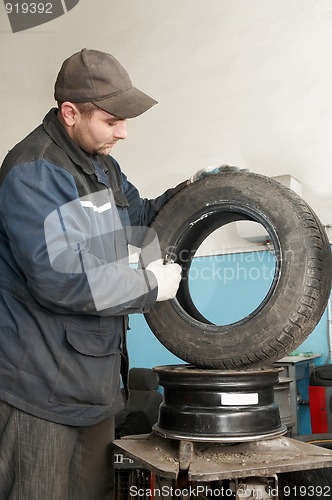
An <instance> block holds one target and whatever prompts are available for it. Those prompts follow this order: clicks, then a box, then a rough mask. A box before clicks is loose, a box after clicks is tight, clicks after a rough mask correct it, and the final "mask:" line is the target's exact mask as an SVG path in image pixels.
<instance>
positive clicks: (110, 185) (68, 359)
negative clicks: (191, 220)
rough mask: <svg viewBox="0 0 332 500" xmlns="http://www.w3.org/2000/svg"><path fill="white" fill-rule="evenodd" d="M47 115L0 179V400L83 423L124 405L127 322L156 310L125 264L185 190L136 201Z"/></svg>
mask: <svg viewBox="0 0 332 500" xmlns="http://www.w3.org/2000/svg"><path fill="white" fill-rule="evenodd" d="M56 113H57V111H56V110H55V109H53V110H51V111H50V112H49V113H48V114H47V115H46V117H45V118H44V121H43V124H42V125H40V126H39V127H38V128H36V129H35V130H34V131H33V132H32V133H31V134H29V135H28V136H27V137H26V138H25V139H23V141H21V142H20V143H19V144H17V145H16V146H15V147H14V148H13V149H12V150H11V151H10V152H9V153H8V155H7V156H6V158H5V160H4V162H3V165H2V168H1V170H0V399H1V400H3V401H6V402H8V403H9V404H11V405H13V406H15V407H16V408H19V409H20V410H23V411H25V412H27V413H30V414H32V415H35V416H37V417H40V418H44V419H46V420H51V421H53V422H58V423H62V424H66V425H74V426H79V425H84V426H85V425H89V424H93V423H96V422H99V421H101V420H103V419H104V418H106V417H108V416H109V415H112V414H114V413H116V412H117V411H119V410H120V409H121V408H122V406H123V399H122V396H121V393H120V387H119V386H120V365H121V360H123V357H124V356H125V351H126V349H125V329H126V318H127V315H128V314H130V313H142V312H145V311H147V310H149V308H151V306H153V305H154V303H155V300H156V296H157V283H156V280H155V277H154V275H153V273H151V272H149V271H145V270H143V269H140V268H133V267H131V266H129V264H128V248H127V247H128V243H130V234H131V229H130V227H131V226H148V225H149V224H150V222H151V221H152V219H153V218H154V216H155V214H156V213H157V212H158V210H159V209H160V208H161V206H162V205H163V204H164V203H165V202H166V201H167V200H168V199H169V198H170V197H171V196H172V195H173V194H174V193H175V192H176V191H178V190H180V189H182V188H183V187H184V183H183V184H181V185H179V186H178V187H177V188H175V189H171V190H169V191H167V192H166V193H164V195H162V196H160V197H158V198H157V199H155V200H147V199H142V198H141V197H140V195H139V193H138V191H137V189H136V188H135V187H134V186H133V185H132V184H131V183H130V182H129V181H128V180H127V178H126V176H125V175H124V174H123V173H122V172H121V170H120V167H119V165H118V163H117V162H116V161H115V160H114V158H112V157H111V156H103V157H101V156H100V157H99V156H98V157H91V158H90V157H89V156H87V155H86V154H85V153H84V152H83V151H82V150H81V149H79V148H78V147H77V146H76V144H75V143H74V142H73V141H72V140H71V139H70V137H69V136H68V134H67V133H66V131H65V129H64V128H63V127H62V125H61V124H60V122H59V121H58V119H57V117H56Z"/></svg>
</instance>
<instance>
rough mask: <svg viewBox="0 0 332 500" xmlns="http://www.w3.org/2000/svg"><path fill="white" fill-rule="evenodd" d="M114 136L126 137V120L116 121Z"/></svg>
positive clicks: (118, 137)
mask: <svg viewBox="0 0 332 500" xmlns="http://www.w3.org/2000/svg"><path fill="white" fill-rule="evenodd" d="M114 136H115V137H116V138H117V139H125V138H126V137H127V124H126V120H119V121H117V123H116V125H115V127H114Z"/></svg>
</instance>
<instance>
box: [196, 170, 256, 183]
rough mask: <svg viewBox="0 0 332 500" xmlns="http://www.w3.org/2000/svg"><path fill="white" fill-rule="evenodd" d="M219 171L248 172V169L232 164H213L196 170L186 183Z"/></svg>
mask: <svg viewBox="0 0 332 500" xmlns="http://www.w3.org/2000/svg"><path fill="white" fill-rule="evenodd" d="M220 172H249V170H248V169H247V168H239V167H235V166H233V165H215V166H212V167H205V168H201V169H200V170H197V172H196V173H195V174H194V175H192V176H191V177H190V178H189V179H188V181H187V184H193V183H194V182H196V181H199V180H200V179H204V177H208V176H209V175H215V174H219V173H220Z"/></svg>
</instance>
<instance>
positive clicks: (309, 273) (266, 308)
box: [145, 167, 331, 369]
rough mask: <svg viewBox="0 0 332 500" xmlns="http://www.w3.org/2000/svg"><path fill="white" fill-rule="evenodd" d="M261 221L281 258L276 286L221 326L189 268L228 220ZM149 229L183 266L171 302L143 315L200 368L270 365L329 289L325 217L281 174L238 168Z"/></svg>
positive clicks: (181, 196)
mask: <svg viewBox="0 0 332 500" xmlns="http://www.w3.org/2000/svg"><path fill="white" fill-rule="evenodd" d="M238 220H251V221H255V222H259V223H260V224H261V225H262V226H263V227H264V228H265V230H266V231H267V232H268V235H269V240H270V241H271V245H272V246H273V248H274V250H273V251H274V254H275V259H276V265H275V273H274V278H273V282H272V284H271V287H270V290H269V292H268V293H267V295H266V297H265V298H264V300H263V301H262V303H261V304H260V305H259V306H258V307H257V308H256V309H255V310H254V311H253V312H252V313H251V314H249V315H248V316H246V317H245V318H243V319H241V320H240V321H236V322H235V323H232V324H228V325H215V324H213V323H211V322H210V321H208V320H207V319H206V318H205V317H204V316H202V315H201V313H200V312H199V311H198V309H197V308H196V306H195V304H194V303H193V300H192V298H191V296H190V290H189V278H188V273H189V269H190V265H191V263H192V259H193V257H194V255H195V252H196V250H197V248H198V247H199V246H200V244H201V243H202V242H203V241H204V239H206V238H207V236H209V235H210V234H211V233H212V232H213V231H214V230H215V229H217V228H219V227H221V226H224V225H226V224H228V223H230V222H234V221H238ZM151 227H152V228H153V229H154V230H155V231H156V232H157V234H158V236H159V240H160V245H161V249H162V254H163V257H164V258H165V259H166V260H167V259H173V260H175V261H176V262H178V263H179V264H180V265H181V266H182V280H181V283H180V287H179V290H178V293H177V296H176V298H175V299H173V300H168V301H164V302H157V303H156V304H155V306H154V307H153V308H152V310H151V311H149V312H148V313H146V314H145V318H146V321H147V323H148V325H149V326H150V328H151V330H152V331H153V332H154V334H155V336H156V337H157V338H158V339H159V341H160V342H161V343H162V344H163V345H164V346H165V347H166V348H167V349H168V350H169V351H171V352H172V353H174V354H175V355H176V356H178V357H179V358H181V359H182V360H184V361H186V362H189V363H192V364H194V365H196V366H197V367H201V368H204V367H205V368H211V369H234V368H245V367H252V366H254V365H256V366H257V365H261V366H263V365H269V364H270V363H271V362H273V361H275V360H278V359H280V358H281V357H283V356H284V355H286V354H288V353H289V352H291V351H292V350H294V349H295V348H296V347H298V346H299V345H300V344H301V343H302V342H303V341H304V340H305V339H306V338H307V336H308V335H309V334H310V333H311V332H312V330H313V329H314V328H315V326H316V325H317V323H318V321H319V319H320V318H321V316H322V314H323V312H324V309H325V307H326V304H327V301H328V297H329V293H330V287H331V251H330V246H329V242H328V239H327V235H326V232H325V229H324V227H323V226H322V224H321V222H320V221H319V220H318V218H317V216H316V215H315V213H314V212H313V211H312V210H311V208H310V207H309V206H308V205H307V204H306V203H305V202H304V201H303V199H302V198H301V197H299V196H298V195H297V194H296V193H295V192H293V191H292V190H290V189H288V188H287V187H285V186H283V185H282V184H281V183H279V182H278V181H276V180H273V179H271V178H268V177H265V176H262V175H259V174H254V173H251V172H248V171H242V170H239V169H236V168H233V167H228V168H225V169H222V170H221V172H220V173H219V174H215V175H210V176H207V177H205V178H203V179H201V180H199V181H196V182H195V183H194V184H191V185H189V186H187V187H186V188H184V189H183V190H182V191H180V192H178V193H177V194H176V195H175V196H174V197H173V198H171V199H170V200H169V202H168V203H167V204H166V205H165V206H164V207H163V208H162V210H161V211H160V212H159V214H158V215H157V217H156V218H155V220H154V222H153V223H152V225H151Z"/></svg>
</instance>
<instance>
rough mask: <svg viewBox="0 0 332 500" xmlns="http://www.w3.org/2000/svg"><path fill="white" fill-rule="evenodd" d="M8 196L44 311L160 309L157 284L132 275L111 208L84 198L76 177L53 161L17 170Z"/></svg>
mask: <svg viewBox="0 0 332 500" xmlns="http://www.w3.org/2000/svg"><path fill="white" fill-rule="evenodd" d="M1 189H2V196H1V206H0V210H1V217H2V221H3V224H4V227H5V231H6V234H7V237H8V241H9V245H10V247H11V252H12V254H13V256H14V259H15V262H16V264H17V266H18V267H19V269H20V272H21V273H22V274H23V276H24V279H25V281H26V286H27V287H28V289H29V291H30V293H31V294H32V295H33V297H34V298H35V300H36V301H37V302H38V303H39V304H40V305H42V306H43V307H45V308H47V309H48V310H50V311H52V312H57V313H65V314H68V313H69V314H70V313H76V314H87V315H91V314H93V315H100V316H109V315H123V314H129V313H136V312H145V311H146V310H148V309H149V308H150V307H151V306H152V305H154V303H155V300H156V296H157V282H156V279H155V277H154V275H153V273H151V272H149V271H143V270H141V269H132V268H131V267H130V266H129V265H128V261H127V259H126V254H125V252H124V251H122V253H120V250H121V249H120V250H119V245H121V238H125V235H124V232H123V231H121V223H120V222H119V221H118V220H117V219H116V213H117V211H116V208H115V205H114V206H112V203H111V201H109V202H108V203H104V202H105V200H104V199H103V198H101V199H98V197H97V199H96V196H95V195H93V196H92V197H90V198H89V199H87V198H86V197H85V198H84V199H83V198H79V197H78V193H77V189H76V185H75V182H74V178H73V176H72V175H71V174H70V173H69V172H67V171H66V170H65V169H63V168H61V167H58V166H55V165H53V164H51V163H49V162H47V161H45V160H36V161H34V162H31V163H29V164H22V165H16V166H15V167H13V168H12V169H11V171H10V172H9V173H8V174H7V176H6V178H5V180H4V182H3V185H2V188H1ZM98 193H99V192H98ZM101 193H104V194H106V193H108V190H104V191H102V192H101ZM100 203H101V204H100ZM118 240H120V243H119V241H118ZM123 243H124V244H125V242H123ZM122 250H124V249H122Z"/></svg>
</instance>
